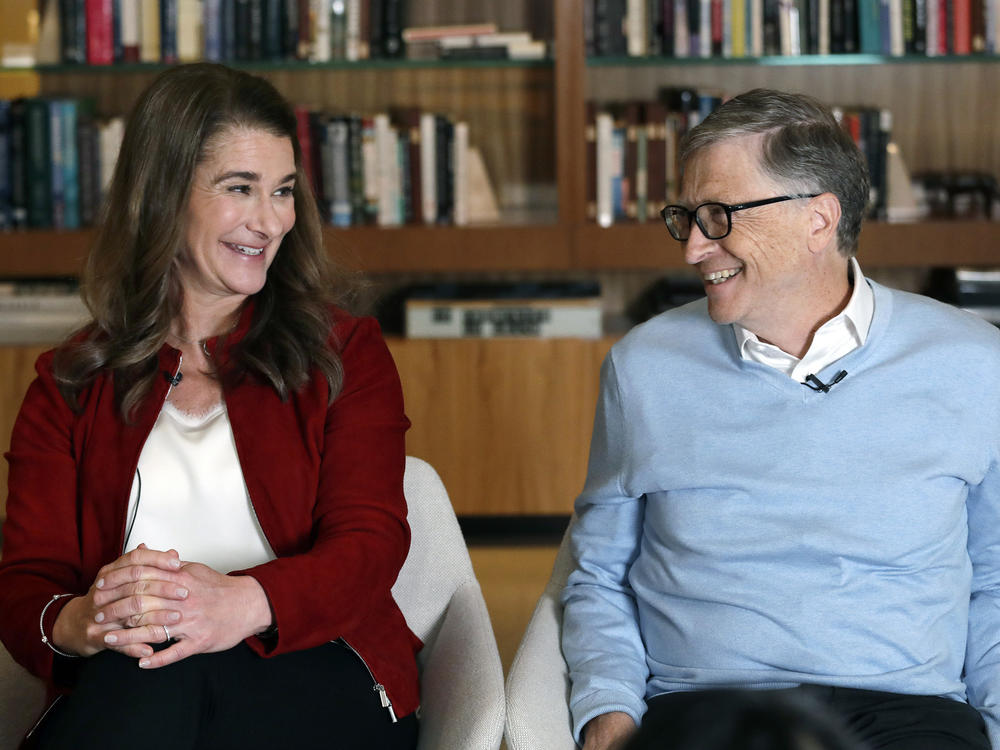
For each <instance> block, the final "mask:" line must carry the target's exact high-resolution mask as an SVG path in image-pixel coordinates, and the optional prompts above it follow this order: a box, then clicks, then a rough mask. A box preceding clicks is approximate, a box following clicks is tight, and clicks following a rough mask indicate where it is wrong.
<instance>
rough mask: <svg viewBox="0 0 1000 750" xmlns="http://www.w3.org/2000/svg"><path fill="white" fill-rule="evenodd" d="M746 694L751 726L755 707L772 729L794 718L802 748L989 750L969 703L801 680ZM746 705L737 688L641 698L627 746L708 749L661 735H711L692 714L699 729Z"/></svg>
mask: <svg viewBox="0 0 1000 750" xmlns="http://www.w3.org/2000/svg"><path fill="white" fill-rule="evenodd" d="M751 693H752V694H753V702H752V704H750V706H751V709H750V710H751V712H757V716H758V718H757V719H755V720H754V721H755V722H756V723H755V726H756V727H759V726H760V725H761V724H760V720H759V716H760V715H761V714H760V712H761V710H763V709H767V710H768V711H770V712H771V716H772V717H775V722H774V724H773V726H779V725H781V726H785V727H787V726H789V724H790V723H792V722H795V723H796V724H797V726H798V727H799V728H800V729H797V730H796V732H795V734H797V735H800V736H801V735H803V734H808V735H810V736H813V737H815V738H817V739H819V740H820V742H819V743H817V744H812V745H809V747H817V748H822V750H827V748H864V750H990V741H989V738H988V736H987V734H986V724H985V722H984V721H983V717H982V716H981V715H980V714H979V712H978V711H977V710H976V709H974V708H973V707H972V706H970V705H969V704H967V703H963V702H960V701H955V700H951V699H949V698H940V697H937V696H923V695H899V694H896V693H883V692H877V691H871V690H856V689H851V688H839V687H821V686H817V685H802V686H800V687H798V688H792V689H790V690H773V691H744V693H743V695H745V696H746V695H750V694H751ZM734 696H736V697H734ZM769 699H773V700H769ZM747 705H748V704H747V702H745V701H744V702H740V699H739V691H712V690H708V691H697V692H686V693H668V694H665V695H658V696H655V697H653V698H651V699H650V700H649V701H648V706H649V710H648V712H647V714H646V716H645V717H644V719H643V726H642V729H641V731H640V734H641V735H643V736H642V737H637V740H638V741H637V742H636V743H635V745H630V748H632V747H635V748H637V749H638V748H650V749H651V748H653V747H659V748H662V749H664V750H665V749H666V748H674V747H684V748H687V747H709V746H710V745H709V744H707V743H705V744H700V740H699V742H695V743H694V744H690V745H688V744H683V743H682V744H681V745H675V744H672V742H673V741H672V740H670V739H669V738H672V737H673V738H676V737H678V736H679V735H682V734H685V733H686V734H688V735H690V736H696V735H699V734H700V735H701V736H702V737H704V735H706V734H711V733H712V732H711V731H708V732H705V731H702V732H699V731H698V729H697V728H696V727H692V717H700V718H698V719H697V720H698V721H700V722H701V726H702V728H704V727H706V726H710V727H711V729H712V730H713V731H714V730H715V729H717V728H718V727H719V726H721V725H722V724H723V723H725V722H727V721H730V719H731V716H726V715H724V714H725V713H727V712H728V713H729V714H732V713H733V711H734V709H733V707H734V706H737V707H738V708H736V709H735V711H742V712H743V715H744V717H745V716H747V715H748V712H747ZM736 725H737V724H736V723H731V724H730V726H736ZM744 735H745V732H744ZM827 738H829V739H827ZM734 746H735V745H729V746H728V747H734ZM738 746H739V747H743V745H738ZM748 746H749V745H748ZM758 746H759V745H754V747H758ZM763 746H766V747H784V746H785V745H783V744H780V743H779V744H774V745H772V744H767V745H763ZM798 746H799V745H798V744H796V745H795V747H798ZM720 747H721V745H720Z"/></svg>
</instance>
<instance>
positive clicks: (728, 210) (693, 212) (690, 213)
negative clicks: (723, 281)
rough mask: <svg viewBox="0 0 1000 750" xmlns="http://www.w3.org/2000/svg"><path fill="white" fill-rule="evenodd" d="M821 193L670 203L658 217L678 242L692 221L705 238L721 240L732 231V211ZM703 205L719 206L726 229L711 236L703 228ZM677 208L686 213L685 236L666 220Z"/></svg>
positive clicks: (689, 233)
mask: <svg viewBox="0 0 1000 750" xmlns="http://www.w3.org/2000/svg"><path fill="white" fill-rule="evenodd" d="M818 195H822V193H796V194H794V195H779V196H776V197H774V198H762V199H761V200H759V201H747V202H746V203H737V204H735V205H728V204H726V203H719V202H718V201H706V202H705V203H699V204H698V205H697V206H695V207H694V208H687V207H685V206H679V205H677V204H671V205H669V206H664V207H663V208H661V209H660V217H661V218H662V219H663V223H664V224H665V225H666V227H667V231H668V232H670V236H671V237H673V238H674V239H675V240H677V241H678V242H687V241H688V239H689V238H690V237H691V225H692V223H694V224H697V225H698V229H700V230H701V233H702V234H703V235H705V239H707V240H721V239H725V238H726V237H728V236H729V233H730V232H732V231H733V212H734V211H742V210H743V209H744V208H757V206H768V205H770V204H772V203H781V202H782V201H792V200H797V199H799V198H815V197H816V196H818ZM705 206H719V207H720V208H721V209H722V210H723V211H724V212H725V214H726V231H725V232H723V233H722V234H719V235H716V236H714V237H713V236H711V235H709V233H708V230H707V229H705V225H704V224H702V223H701V219H699V218H698V211H699V210H700V209H702V208H704V207H705ZM672 208H673V209H678V211H677V213H680V212H684V213H686V214H687V219H688V234H687V237H678V236H677V235H676V234H674V229H673V227H671V226H670V222H669V221H668V220H667V211H668V210H670V209H672Z"/></svg>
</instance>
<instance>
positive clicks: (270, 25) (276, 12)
mask: <svg viewBox="0 0 1000 750" xmlns="http://www.w3.org/2000/svg"><path fill="white" fill-rule="evenodd" d="M281 2H282V0H263V3H262V5H263V9H262V14H263V20H262V24H263V30H262V34H261V58H262V59H264V60H281V59H283V58H284V56H285V34H284V14H285V9H284V8H283V7H282V5H281Z"/></svg>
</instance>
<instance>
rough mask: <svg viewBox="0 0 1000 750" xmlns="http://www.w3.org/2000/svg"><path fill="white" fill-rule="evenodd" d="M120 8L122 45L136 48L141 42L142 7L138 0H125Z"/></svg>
mask: <svg viewBox="0 0 1000 750" xmlns="http://www.w3.org/2000/svg"><path fill="white" fill-rule="evenodd" d="M121 9H122V10H121V35H122V47H132V48H134V49H136V50H138V49H139V47H140V44H141V42H142V18H141V14H142V7H141V6H140V4H139V0H126V1H125V2H123V3H122V4H121Z"/></svg>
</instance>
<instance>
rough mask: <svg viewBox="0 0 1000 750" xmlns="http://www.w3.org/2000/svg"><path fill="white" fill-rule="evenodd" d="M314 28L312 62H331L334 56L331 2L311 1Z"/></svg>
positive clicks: (325, 0)
mask: <svg viewBox="0 0 1000 750" xmlns="http://www.w3.org/2000/svg"><path fill="white" fill-rule="evenodd" d="M309 20H310V22H311V23H310V26H311V27H312V54H311V55H310V57H309V59H310V60H311V61H312V62H329V61H330V57H331V55H332V47H331V44H332V40H331V38H330V9H329V0H309Z"/></svg>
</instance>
